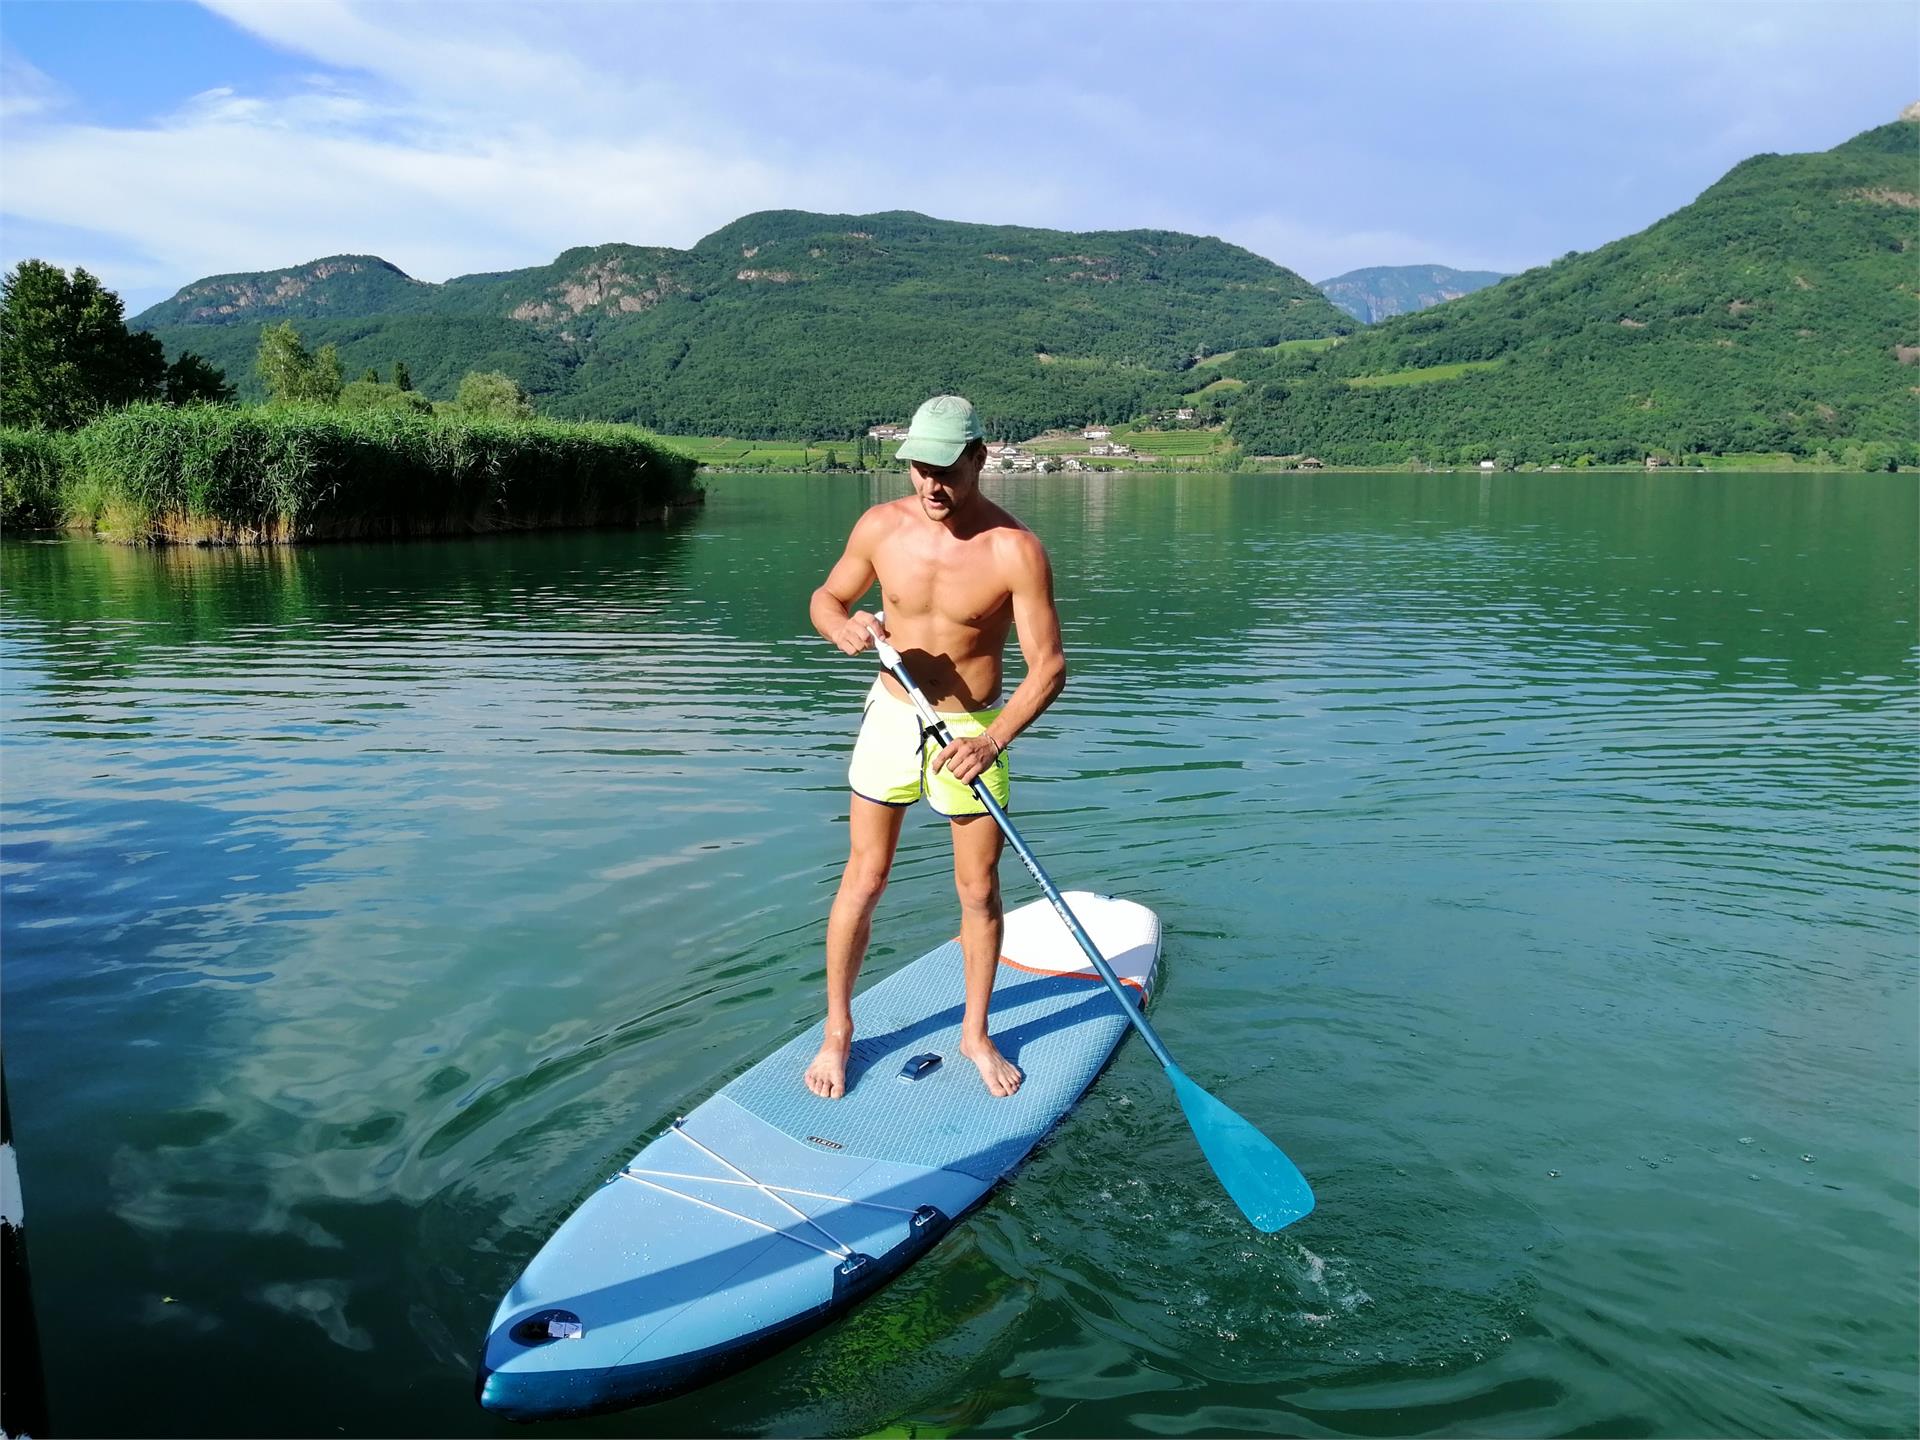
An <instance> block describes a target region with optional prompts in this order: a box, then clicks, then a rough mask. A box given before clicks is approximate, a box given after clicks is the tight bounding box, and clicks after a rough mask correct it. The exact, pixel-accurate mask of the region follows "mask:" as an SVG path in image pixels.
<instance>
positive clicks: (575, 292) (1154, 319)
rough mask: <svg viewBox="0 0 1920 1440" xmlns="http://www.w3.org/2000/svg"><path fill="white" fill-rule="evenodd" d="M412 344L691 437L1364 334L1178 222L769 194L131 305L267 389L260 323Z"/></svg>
mask: <svg viewBox="0 0 1920 1440" xmlns="http://www.w3.org/2000/svg"><path fill="white" fill-rule="evenodd" d="M283 319H293V320H294V321H295V323H296V324H297V325H298V326H299V329H300V331H301V334H302V336H303V337H304V338H305V340H306V341H307V343H308V344H309V345H310V346H315V347H317V346H319V345H322V344H326V343H329V342H331V343H333V344H336V345H338V346H339V349H340V354H341V359H342V361H343V363H344V364H345V367H346V371H347V373H348V375H349V376H352V375H354V374H356V373H358V372H359V371H360V370H362V369H364V368H366V367H368V366H374V367H378V368H380V369H382V370H383V371H384V370H385V369H386V368H387V367H389V366H390V365H391V364H392V362H393V361H395V360H404V361H405V362H406V364H407V367H408V369H409V371H410V372H411V374H412V377H413V382H414V384H415V385H416V386H417V387H419V388H420V389H421V390H422V391H423V392H425V393H426V394H428V395H431V396H436V397H447V396H451V394H452V393H453V390H454V388H455V386H456V385H457V384H458V383H459V379H460V377H461V375H463V374H464V373H466V372H467V371H469V370H476V369H479V370H503V371H505V372H506V373H508V374H509V375H512V376H513V377H514V378H515V379H517V380H519V381H520V382H521V383H522V384H523V385H525V386H526V387H527V388H528V389H529V390H530V391H532V392H533V393H534V394H535V395H536V397H538V400H539V403H540V408H541V410H542V411H543V412H544V413H547V414H551V415H558V416H572V417H579V418H593V419H606V420H629V421H634V422H637V423H640V424H644V425H648V426H651V427H653V428H656V429H659V430H662V431H666V432H668V433H678V434H710V435H718V434H728V435H738V436H743V437H744V436H755V435H788V436H802V435H805V436H817V437H834V436H848V435H851V434H853V433H855V432H856V431H860V430H864V429H865V428H866V427H867V426H868V425H870V424H874V423H877V422H880V421H887V420H898V419H901V418H903V417H905V416H906V415H907V414H909V413H911V411H912V410H913V408H914V406H915V405H917V404H918V403H919V402H920V401H921V400H922V399H924V398H925V397H926V396H927V395H929V394H933V393H936V392H938V391H942V390H954V391H959V392H962V393H965V394H968V395H970V396H971V397H972V398H973V399H974V400H975V401H976V402H977V403H978V404H979V405H980V407H981V409H982V410H983V411H984V412H985V413H986V414H987V415H988V416H989V417H991V418H992V421H993V423H994V424H995V426H996V428H997V429H998V430H1000V431H1002V432H1004V433H1005V434H1008V435H1020V436H1024V435H1030V434H1032V433H1034V432H1036V431H1038V430H1042V429H1045V428H1048V427H1049V426H1055V425H1069V424H1081V423H1084V422H1085V421H1088V420H1092V419H1105V420H1124V419H1127V418H1129V417H1131V416H1134V415H1137V414H1139V413H1141V412H1142V411H1144V410H1148V409H1152V408H1155V407H1158V406H1164V405H1172V404H1177V403H1178V396H1179V395H1180V393H1181V392H1182V391H1183V390H1184V389H1185V388H1186V383H1185V380H1184V379H1183V377H1182V375H1181V372H1182V371H1183V370H1184V369H1186V368H1187V367H1188V366H1190V365H1191V364H1192V363H1193V360H1194V358H1195V357H1196V356H1199V355H1205V354H1213V353H1217V352H1219V351H1224V350H1232V349H1237V348H1241V347H1247V346H1252V347H1259V346H1266V345H1272V344H1276V343H1278V342H1280V341H1285V340H1295V339H1307V338H1314V337H1324V336H1331V335H1338V334H1344V333H1347V332H1349V331H1351V330H1353V329H1354V328H1355V326H1354V322H1353V321H1352V320H1351V319H1350V318H1349V317H1348V316H1347V315H1345V314H1344V313H1343V312H1341V311H1340V310H1337V309H1336V308H1334V307H1333V306H1332V305H1330V304H1329V303H1328V302H1327V301H1326V300H1325V298H1324V297H1322V296H1321V295H1320V294H1319V292H1317V291H1316V290H1314V288H1313V287H1312V286H1311V285H1309V284H1308V283H1307V282H1306V281H1305V280H1303V279H1302V278H1301V277H1300V276H1298V275H1296V274H1295V273H1294V272H1293V271H1291V270H1287V269H1283V268H1282V267H1280V266H1278V265H1275V264H1274V263H1273V262H1271V261H1269V260H1265V259H1263V258H1261V257H1260V256H1257V255H1254V254H1253V253H1251V252H1250V251H1247V250H1243V249H1241V248H1239V247H1238V246H1235V245H1229V244H1226V243H1224V242H1223V241H1220V240H1215V239H1207V238H1202V237H1199V236H1194V235H1184V234H1178V233H1175V232H1172V231H1163V230H1126V231H1096V232H1087V233H1074V232H1069V231H1061V230H1037V229H1028V228H1024V227H1017V226H995V225H973V224H962V223H958V222H954V221H946V220H935V219H930V218H929V217H927V216H925V215H918V214H914V213H912V212H909V211H890V212H887V213H884V214H877V215H817V214H811V213H808V212H805V211H797V210H775V211H765V212H762V213H759V214H754V215H748V216H745V217H744V218H742V219H739V220H736V221H734V222H733V223H732V224H730V225H727V226H725V227H723V228H721V229H720V230H717V231H715V232H714V233H713V234H711V235H709V236H707V237H706V238H705V239H703V240H701V241H700V242H699V243H698V244H696V245H695V246H694V247H693V248H692V249H690V250H674V249H667V248H662V247H649V246H638V245H621V244H615V245H600V246H594V247H590V248H582V249H576V250H569V251H567V252H566V253H565V254H563V255H561V256H559V257H558V258H557V259H555V260H554V261H553V263H551V264H549V265H543V266H539V267H536V268H532V269H527V270H512V271H503V272H499V273H496V274H487V275H464V276H461V277H459V278H458V279H454V280H449V281H447V282H446V283H445V284H440V285H433V284H424V283H422V282H420V281H417V280H413V279H411V278H409V277H408V276H406V275H404V274H403V273H402V272H400V271H399V270H397V269H395V268H394V267H393V266H391V265H389V264H387V263H386V262H385V261H383V260H379V259H377V258H375V257H372V256H347V255H343V256H333V257H331V258H329V259H326V260H316V261H313V262H310V263H309V264H306V265H302V266H297V267H294V268H293V269H290V270H277V271H265V272H261V273H258V274H248V275H222V276H215V277H211V278H209V279H206V280H200V281H196V282H195V283H194V284H192V285H189V286H187V287H186V288H185V289H184V290H182V291H181V292H180V293H179V294H178V295H176V296H174V297H173V298H172V299H170V300H167V301H164V302H162V303H161V304H159V305H156V306H154V307H153V308H152V309H150V310H148V311H146V312H145V313H144V314H142V315H140V316H137V317H136V318H135V320H134V321H133V322H132V323H133V324H135V325H137V326H140V327H142V328H146V329H151V330H152V331H153V332H154V333H155V334H157V335H158V336H159V337H160V339H161V340H162V341H163V342H164V343H165V344H166V346H167V348H168V350H169V351H170V352H177V351H179V350H183V349H191V350H194V351H196V352H198V353H199V354H201V355H203V356H205V357H207V358H208V359H209V360H211V361H213V363H215V364H217V365H220V366H221V367H223V368H224V369H225V370H226V372H227V375H228V378H229V379H230V380H232V381H234V382H236V383H238V384H239V385H240V386H241V389H242V393H243V395H244V394H248V393H249V392H250V391H251V392H252V393H256V394H257V381H255V379H254V377H253V373H252V371H253V354H254V350H255V347H256V346H257V345H258V343H259V332H260V327H261V325H262V324H274V323H278V322H279V321H281V320H283Z"/></svg>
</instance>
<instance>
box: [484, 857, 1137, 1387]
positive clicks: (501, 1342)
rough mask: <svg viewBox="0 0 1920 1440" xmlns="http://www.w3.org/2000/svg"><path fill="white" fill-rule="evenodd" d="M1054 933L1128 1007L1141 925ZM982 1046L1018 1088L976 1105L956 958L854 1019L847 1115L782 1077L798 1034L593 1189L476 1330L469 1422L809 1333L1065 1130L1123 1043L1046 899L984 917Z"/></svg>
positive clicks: (1118, 903) (1124, 913)
mask: <svg viewBox="0 0 1920 1440" xmlns="http://www.w3.org/2000/svg"><path fill="white" fill-rule="evenodd" d="M1065 898H1066V899H1067V901H1068V902H1069V904H1070V905H1071V907H1072V910H1073V913H1074V915H1075V916H1076V917H1077V919H1078V920H1079V922H1080V924H1081V925H1082V927H1084V929H1085V930H1086V931H1087V933H1088V934H1089V935H1090V936H1091V938H1092V939H1093V941H1094V943H1095V944H1096V945H1097V946H1098V948H1099V951H1100V954H1101V955H1102V956H1103V957H1105V959H1106V960H1107V961H1108V962H1109V964H1110V965H1111V967H1112V969H1113V970H1114V971H1115V972H1116V974H1117V975H1118V977H1119V978H1120V980H1121V981H1122V983H1123V984H1124V985H1125V986H1126V987H1127V989H1128V991H1129V993H1131V994H1133V995H1134V996H1135V998H1136V1002H1137V1003H1138V1004H1140V1005H1142V1006H1144V1004H1145V1003H1146V998H1147V994H1148V991H1149V990H1150V989H1151V987H1152V984H1153V978H1154V969H1155V965H1156V963H1157V961H1158V959H1159V955H1160V922H1159V919H1158V918H1157V917H1156V916H1155V915H1154V913H1153V912H1152V911H1151V910H1149V909H1147V908H1146V907H1145V906H1142V905H1137V904H1135V903H1133V902H1132V901H1129V900H1116V899H1111V898H1108V897H1105V896H1100V895H1092V894H1087V893H1084V892H1072V893H1070V894H1069V895H1068V896H1067V897H1065ZM1002 948H1003V959H1002V961H1001V966H1000V971H999V974H998V975H997V977H996V979H995V984H994V990H993V1012H992V1014H993V1020H992V1030H993V1036H994V1042H995V1043H996V1044H997V1045H998V1046H999V1047H1000V1050H1001V1052H1002V1053H1003V1054H1005V1055H1006V1056H1007V1058H1008V1059H1010V1060H1012V1061H1013V1062H1014V1063H1015V1064H1017V1065H1018V1066H1019V1067H1020V1068H1021V1070H1022V1071H1023V1072H1024V1075H1025V1079H1024V1080H1023V1082H1022V1083H1021V1086H1020V1089H1019V1090H1018V1091H1017V1092H1016V1093H1014V1094H1013V1095H1011V1096H1008V1097H1005V1098H1000V1099H996V1098H995V1097H994V1096H992V1095H990V1094H989V1093H988V1092H987V1089H986V1086H985V1085H984V1084H983V1083H982V1081H981V1079H980V1072H979V1071H978V1070H977V1069H975V1068H974V1065H973V1063H972V1062H971V1061H969V1060H968V1059H966V1057H965V1056H963V1055H961V1054H960V1050H959V1042H960V1017H961V1010H962V1004H963V1001H964V981H963V974H962V965H961V956H960V945H959V942H958V941H949V942H948V943H947V944H945V945H942V946H941V947H940V948H938V949H937V950H933V951H931V952H929V953H928V954H925V955H922V956H921V957H920V958H919V959H918V960H916V961H914V962H913V963H912V964H911V965H908V966H907V967H905V968H904V969H902V970H899V971H897V972H896V973H894V974H892V975H889V976H888V977H887V978H886V979H884V980H882V981H880V982H879V983H878V984H876V985H873V986H872V987H870V988H869V989H867V990H865V991H863V992H862V993H861V994H859V995H857V996H855V997H854V1001H853V1016H854V1034H855V1040H854V1046H853V1055H852V1057H851V1060H850V1062H849V1065H848V1068H847V1082H848V1089H847V1093H846V1094H845V1095H844V1096H842V1097H841V1098H840V1099H838V1100H823V1099H821V1098H820V1097H819V1096H817V1095H815V1094H813V1092H812V1091H810V1090H808V1089H807V1087H806V1085H805V1083H804V1081H803V1080H802V1076H803V1075H804V1074H805V1072H806V1068H807V1066H808V1065H809V1064H810V1063H811V1061H812V1059H813V1056H814V1053H815V1052H816V1051H817V1050H818V1049H819V1046H820V1027H819V1026H815V1027H813V1029H812V1030H810V1031H808V1032H807V1033H805V1034H802V1035H800V1036H797V1037H796V1038H795V1039H794V1040H793V1041H792V1042H791V1043H789V1044H788V1045H786V1046H784V1047H783V1048H782V1049H780V1050H778V1051H776V1052H775V1053H774V1054H772V1055H770V1056H768V1057H767V1058H766V1059H765V1060H762V1061H761V1062H760V1063H759V1064H758V1065H756V1066H754V1067H753V1069H751V1070H749V1071H747V1072H746V1073H745V1074H744V1075H742V1076H740V1077H739V1078H738V1079H736V1080H735V1081H733V1082H732V1083H731V1084H729V1085H728V1086H726V1088H724V1089H723V1090H721V1091H720V1092H719V1093H718V1094H717V1095H715V1096H713V1098H712V1099H710V1100H707V1101H706V1102H705V1103H703V1104H702V1105H700V1106H699V1107H698V1108H697V1109H695V1110H694V1111H693V1112H692V1113H691V1114H690V1115H688V1116H687V1117H686V1118H685V1119H683V1120H680V1121H677V1122H675V1124H674V1125H673V1126H671V1127H670V1128H669V1129H668V1130H666V1131H665V1132H664V1133H663V1134H661V1135H660V1136H659V1137H658V1138H657V1139H655V1140H654V1141H653V1142H652V1143H651V1144H650V1145H648V1146H647V1147H646V1148H645V1149H644V1150H642V1151H641V1152H640V1153H639V1154H638V1155H636V1156H634V1157H633V1159H632V1160H631V1161H630V1162H629V1163H628V1164H627V1165H626V1167H625V1168H624V1169H622V1170H621V1171H620V1172H619V1173H617V1174H615V1175H613V1176H611V1177H609V1179H608V1180H607V1181H606V1183H605V1184H604V1185H602V1186H601V1187H600V1189H598V1190H597V1191H595V1192H594V1193H593V1194H592V1195H591V1196H589V1197H588V1198H587V1200H586V1201H585V1202H584V1203H583V1204H582V1205H581V1206H580V1208H579V1209H578V1210H576V1211H574V1213H573V1214H572V1215H571V1216H570V1217H569V1218H568V1219H567V1220H566V1222H565V1223H564V1224H562V1225H561V1227H560V1228H559V1230H558V1231H556V1232H555V1233H554V1236H553V1238H552V1239H550V1240H549V1241H548V1242H547V1243H546V1245H545V1246H544V1247H542V1249H541V1250H540V1253H539V1254H537V1255H536V1256H534V1258H533V1261H532V1263H531V1264H529V1265H528V1266H527V1268H526V1271H525V1272H524V1273H523V1274H522V1275H521V1276H520V1278H519V1280H517V1281H516V1282H515V1283H514V1285H513V1288H512V1289H511V1290H509V1291H508V1292H507V1295H506V1298H505V1299H503V1300H502V1301H501V1302H500V1307H499V1309H498V1310H496V1311H495V1312H494V1316H493V1323H492V1326H491V1328H490V1330H489V1332H488V1335H487V1342H486V1349H485V1353H484V1355H483V1356H482V1359H481V1364H480V1373H479V1380H478V1389H479V1398H480V1403H481V1404H482V1405H484V1406H486V1407H487V1408H488V1409H490V1410H497V1411H499V1412H501V1413H502V1414H505V1415H508V1416H511V1417H512V1418H514V1419H517V1420H539V1419H549V1418H553V1417H557V1416H562V1415H578V1414H584V1413H587V1412H591V1411H600V1410H616V1409H620V1408H623V1407H625V1406H629V1405H637V1404H642V1403H645V1402H647V1401H652V1400H663V1399H666V1398H667V1397H669V1396H672V1395H677V1394H680V1393H682V1392H684V1391H687V1390H691V1389H693V1388H695V1387H697V1386H700V1385H704V1384H706V1383H707V1382H708V1381H710V1380H713V1379H715V1378H717V1377H719V1376H721V1375H724V1374H726V1373H728V1372H730V1371H733V1370H737V1369H739V1368H740V1367H742V1366H744V1365H748V1364H750V1363H752V1362H753V1361H755V1360H757V1359H759V1358H761V1357H762V1356H764V1355H767V1354H768V1353H770V1352H772V1351H774V1350H777V1349H779V1348H780V1347H782V1346H784V1345H788V1344H790V1343H792V1342H793V1341H795V1340H797V1339H799V1338H800V1337H801V1336H802V1335H805V1334H806V1333H808V1332H809V1331H811V1330H813V1329H815V1328H817V1327H818V1326H820V1325H823V1324H825V1323H826V1322H827V1321H828V1320H830V1319H832V1318H834V1317H835V1316H836V1315H838V1314H839V1313H840V1312H842V1311H844V1310H845V1309H847V1308H848V1307H849V1306H851V1305H853V1304H854V1303H856V1302H857V1301H859V1300H860V1299H861V1298H862V1297H864V1296H866V1295H867V1294H869V1293H871V1292H872V1291H873V1290H874V1289H876V1288H877V1287H879V1286H880V1285H882V1284H884V1283H885V1282H886V1281H887V1280H889V1279H891V1278H892V1277H893V1276H895V1275H897V1274H899V1272H900V1271H901V1270H902V1269H904V1268H905V1267H906V1266H907V1265H908V1264H910V1263H911V1262H913V1261H914V1260H916V1259H918V1258H919V1257H920V1256H921V1255H923V1254H925V1253H926V1251H927V1250H928V1249H929V1248H930V1247H931V1246H932V1245H933V1243H934V1242H935V1241H936V1240H938V1239H939V1238H940V1236H941V1235H942V1234H944V1233H945V1232H946V1231H947V1230H948V1229H949V1228H950V1227H951V1226H952V1225H953V1223H954V1222H955V1221H956V1220H957V1219H959V1218H960V1216H961V1215H963V1214H964V1213H965V1212H966V1211H968V1210H970V1209H971V1208H972V1207H973V1206H975V1205H977V1204H978V1203H979V1202H980V1201H981V1199H982V1198H984V1197H985V1195H986V1193H987V1192H988V1191H989V1190H991V1189H992V1188H993V1186H994V1184H995V1183H996V1182H997V1181H998V1180H999V1179H1000V1178H1001V1177H1002V1176H1004V1175H1006V1174H1007V1173H1008V1172H1009V1171H1010V1170H1012V1169H1013V1168H1014V1167H1015V1166H1017V1165H1018V1164H1019V1163H1020V1161H1021V1160H1022V1159H1023V1158H1024V1157H1025V1156H1026V1155H1027V1153H1028V1152H1029V1151H1031V1150H1032V1149H1033V1147H1034V1146H1035V1145H1036V1144H1038V1143H1039V1141H1040V1139H1041V1138H1042V1137H1043V1136H1044V1135H1046V1133H1047V1132H1048V1131H1049V1130H1051V1129H1052V1128H1053V1126H1054V1124H1055V1123H1056V1122H1057V1121H1058V1120H1059V1119H1060V1117H1061V1116H1063V1115H1064V1114H1066V1112H1067V1111H1068V1110H1069V1109H1071V1108H1072V1107H1073V1104H1074V1102H1075V1101H1076V1100H1078V1099H1079V1098H1080V1096H1081V1094H1082V1093H1083V1092H1084V1091H1085V1090H1086V1088H1087V1086H1088V1085H1089V1084H1091V1083H1092V1081H1093V1078H1094V1076H1095V1075H1097V1074H1098V1073H1099V1072H1100V1068H1101V1067H1102V1066H1103V1065H1105V1064H1106V1062H1107V1060H1108V1058H1109V1057H1110V1056H1111V1055H1112V1054H1113V1051H1114V1048H1115V1047H1116V1046H1117V1045H1118V1044H1119V1043H1120V1040H1121V1038H1122V1037H1123V1036H1124V1035H1125V1034H1126V1032H1127V1027H1128V1024H1129V1021H1128V1020H1127V1018H1126V1016H1125V1015H1124V1014H1122V1012H1121V1009H1120V1006H1119V1004H1118V1002H1117V1001H1116V1000H1115V999H1114V996H1113V993H1112V992H1111V991H1110V990H1109V989H1108V988H1107V986H1106V985H1105V984H1103V983H1101V979H1100V977H1099V976H1098V975H1097V974H1096V972H1095V970H1094V967H1093V965H1092V963H1091V961H1090V960H1089V959H1088V957H1087V956H1086V955H1085V954H1084V953H1083V951H1082V948H1081V946H1080V944H1079V943H1078V941H1077V940H1076V939H1075V937H1074V936H1073V935H1072V934H1071V933H1070V932H1069V930H1068V928H1067V926H1066V924H1065V923H1064V922H1063V921H1062V920H1061V918H1060V917H1059V915H1058V913H1057V912H1056V911H1055V910H1054V909H1053V908H1052V906H1051V905H1050V904H1049V902H1047V901H1045V900H1036V901H1035V902H1033V903H1032V904H1030V905H1026V906H1023V907H1021V908H1020V909H1018V910H1015V911H1012V912H1011V913H1009V914H1008V915H1007V918H1006V938H1005V942H1004V945H1003V947H1002Z"/></svg>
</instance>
